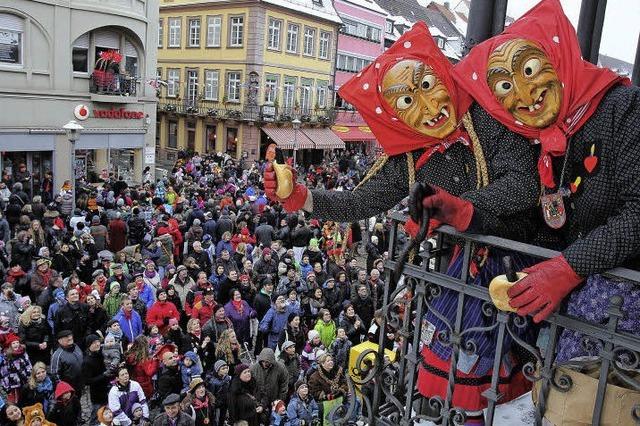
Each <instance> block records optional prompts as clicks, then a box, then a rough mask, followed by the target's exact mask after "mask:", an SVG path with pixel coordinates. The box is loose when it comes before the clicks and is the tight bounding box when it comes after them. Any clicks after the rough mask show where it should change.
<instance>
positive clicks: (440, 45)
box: [436, 37, 444, 49]
mask: <svg viewBox="0 0 640 426" xmlns="http://www.w3.org/2000/svg"><path fill="white" fill-rule="evenodd" d="M436 42H437V43H438V48H440V49H444V39H443V38H442V37H436Z"/></svg>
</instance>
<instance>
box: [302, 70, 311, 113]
mask: <svg viewBox="0 0 640 426" xmlns="http://www.w3.org/2000/svg"><path fill="white" fill-rule="evenodd" d="M312 84H313V80H308V79H306V78H303V79H302V88H301V90H300V108H301V110H302V113H303V114H309V112H310V111H311V101H312V98H313V94H312V93H311V85H312Z"/></svg>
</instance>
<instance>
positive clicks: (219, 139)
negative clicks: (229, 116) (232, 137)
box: [216, 121, 227, 152]
mask: <svg viewBox="0 0 640 426" xmlns="http://www.w3.org/2000/svg"><path fill="white" fill-rule="evenodd" d="M216 133H217V136H216V152H223V151H224V149H223V148H224V144H225V140H224V138H226V137H227V126H225V125H224V123H223V122H222V121H219V122H218V126H217V127H216Z"/></svg>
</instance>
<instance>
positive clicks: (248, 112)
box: [158, 98, 335, 126]
mask: <svg viewBox="0 0 640 426" xmlns="http://www.w3.org/2000/svg"><path fill="white" fill-rule="evenodd" d="M158 110H160V111H164V112H168V113H175V114H184V115H194V116H200V117H210V118H212V119H214V120H235V121H254V122H275V123H291V122H292V121H293V120H294V119H295V118H298V119H299V120H300V121H301V122H303V123H308V124H311V125H312V124H317V125H324V126H328V125H331V124H333V123H334V122H335V110H333V109H331V108H317V109H316V108H313V109H311V108H308V109H301V108H299V107H291V108H289V107H278V106H274V105H245V104H242V103H235V102H217V101H207V100H193V99H187V100H177V99H176V100H172V99H170V98H166V99H164V100H163V101H162V102H159V103H158Z"/></svg>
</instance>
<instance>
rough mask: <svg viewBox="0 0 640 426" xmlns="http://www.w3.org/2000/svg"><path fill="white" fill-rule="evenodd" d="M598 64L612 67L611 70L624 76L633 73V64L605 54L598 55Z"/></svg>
mask: <svg viewBox="0 0 640 426" xmlns="http://www.w3.org/2000/svg"><path fill="white" fill-rule="evenodd" d="M598 65H600V66H602V67H606V68H610V69H611V71H613V72H616V73H618V74H620V75H623V76H631V74H632V73H633V64H630V63H629V62H625V61H623V60H621V59H616V58H612V57H611V56H607V55H604V54H602V53H601V54H600V55H598Z"/></svg>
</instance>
